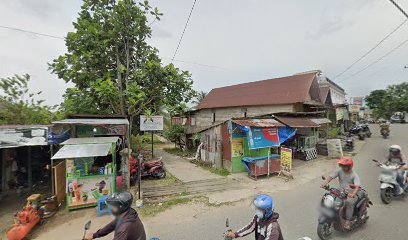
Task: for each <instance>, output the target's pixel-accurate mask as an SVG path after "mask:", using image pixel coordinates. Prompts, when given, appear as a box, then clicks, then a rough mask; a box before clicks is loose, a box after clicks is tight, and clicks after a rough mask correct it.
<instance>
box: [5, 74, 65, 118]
mask: <svg viewBox="0 0 408 240" xmlns="http://www.w3.org/2000/svg"><path fill="white" fill-rule="evenodd" d="M29 82H30V75H28V74H24V75H17V74H16V75H14V76H13V77H8V78H1V79H0V89H1V95H0V124H48V123H51V121H53V120H55V119H57V118H59V115H58V113H56V112H54V110H55V109H56V107H57V106H52V107H50V106H46V105H44V100H38V98H39V96H40V95H41V92H35V93H31V92H29V90H28V83H29Z"/></svg>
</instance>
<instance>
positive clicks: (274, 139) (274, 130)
mask: <svg viewBox="0 0 408 240" xmlns="http://www.w3.org/2000/svg"><path fill="white" fill-rule="evenodd" d="M295 133H296V130H295V129H293V128H290V127H288V126H283V127H271V128H261V127H249V128H248V131H246V135H247V139H248V146H249V149H258V148H267V147H277V146H280V145H281V144H282V143H283V142H285V141H286V140H288V139H289V138H291V137H293V136H294V135H295Z"/></svg>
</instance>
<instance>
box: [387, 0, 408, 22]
mask: <svg viewBox="0 0 408 240" xmlns="http://www.w3.org/2000/svg"><path fill="white" fill-rule="evenodd" d="M390 2H391V3H392V4H394V6H395V7H396V8H398V10H400V12H402V14H404V16H405V17H406V18H408V14H407V13H406V12H405V11H404V9H402V8H401V7H400V6H399V5H398V4H397V3H396V2H395V1H394V0H390Z"/></svg>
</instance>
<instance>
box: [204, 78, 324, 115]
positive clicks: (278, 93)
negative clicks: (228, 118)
mask: <svg viewBox="0 0 408 240" xmlns="http://www.w3.org/2000/svg"><path fill="white" fill-rule="evenodd" d="M316 74H317V73H316V72H311V73H304V74H298V75H293V76H288V77H281V78H274V79H268V80H262V81H256V82H249V83H243V84H237V85H232V86H227V87H221V88H214V89H213V90H211V91H210V92H209V93H208V95H207V96H206V97H205V98H204V100H203V101H202V102H201V103H200V104H199V105H198V106H197V108H198V109H205V108H222V107H239V106H261V105H278V104H293V103H303V102H305V101H307V100H308V97H309V90H310V88H311V86H312V83H313V80H314V79H315V77H316Z"/></svg>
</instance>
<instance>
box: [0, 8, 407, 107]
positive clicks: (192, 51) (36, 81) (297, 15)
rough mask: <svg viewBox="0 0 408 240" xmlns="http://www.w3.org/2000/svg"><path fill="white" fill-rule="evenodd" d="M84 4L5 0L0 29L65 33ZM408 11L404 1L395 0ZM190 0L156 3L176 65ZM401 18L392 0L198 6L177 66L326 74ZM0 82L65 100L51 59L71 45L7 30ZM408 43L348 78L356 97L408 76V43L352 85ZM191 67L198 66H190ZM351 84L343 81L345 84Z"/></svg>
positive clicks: (244, 74) (229, 75) (227, 77)
mask: <svg viewBox="0 0 408 240" xmlns="http://www.w3.org/2000/svg"><path fill="white" fill-rule="evenodd" d="M81 2H82V1H81V0H58V1H56V0H1V1H0V25H3V26H10V27H16V28H22V29H27V30H30V31H37V32H42V33H46V34H51V35H56V36H61V37H64V36H65V35H66V33H67V32H68V31H72V30H73V27H72V22H73V21H75V19H76V18H77V12H78V10H79V9H80V6H81ZM397 2H398V3H400V4H401V6H402V7H403V8H405V9H407V10H408V3H406V1H402V0H397ZM192 4H193V0H177V1H176V0H172V1H170V0H161V1H159V0H154V1H151V5H153V6H157V7H158V8H159V10H160V11H161V12H163V13H164V16H163V18H162V20H161V21H159V22H155V23H154V24H153V25H152V28H153V37H152V39H150V40H149V42H150V44H151V45H153V46H155V47H157V48H158V49H159V51H160V55H161V57H163V62H164V63H166V64H167V63H169V62H170V61H169V60H168V58H171V57H172V56H173V54H174V51H175V49H176V47H177V43H178V41H179V38H180V35H181V33H182V31H183V28H184V24H185V21H186V19H187V17H188V14H189V11H190V9H191V6H192ZM402 21H404V16H403V15H402V14H401V13H400V12H399V11H398V10H397V9H396V8H395V7H394V6H393V5H392V4H391V3H390V2H389V1H388V0H358V1H356V0H307V1H306V0H286V1H277V0H273V1H272V0H246V1H244V0H197V3H196V6H195V9H194V12H193V14H192V17H191V19H190V23H189V25H188V28H187V30H186V33H185V35H184V39H183V41H182V43H181V46H180V49H179V51H178V54H177V56H176V59H177V60H180V61H175V62H174V63H175V65H176V66H177V67H179V68H181V69H183V70H188V71H190V72H191V73H192V76H193V79H194V87H195V88H196V89H197V90H204V91H209V90H211V89H212V88H214V87H220V86H226V85H231V84H236V83H242V82H249V81H256V80H262V79H268V78H273V77H279V76H286V75H292V74H294V73H297V72H302V71H308V70H313V69H320V70H322V71H323V73H324V74H325V75H327V76H328V77H329V78H333V77H334V76H335V75H337V74H338V73H340V72H342V71H343V70H344V69H345V68H346V67H347V66H348V65H350V64H351V63H352V62H354V61H355V60H356V59H357V58H359V57H360V56H362V55H363V54H364V53H365V52H367V51H368V50H369V49H370V48H371V47H373V46H374V45H375V44H377V42H378V41H380V40H381V39H382V38H383V37H384V36H386V35H387V34H388V33H390V32H391V31H392V30H393V29H394V28H395V27H396V26H398V25H399V24H400V23H401V22H402ZM0 39H1V42H0V77H7V76H11V75H13V74H15V73H17V74H23V73H29V74H31V75H32V79H33V81H32V84H31V88H32V89H33V91H34V90H42V91H43V97H44V98H45V99H46V100H47V103H48V104H58V103H60V102H61V101H62V97H61V95H62V94H63V93H64V91H65V88H66V87H67V86H68V85H67V84H66V83H65V82H64V81H63V80H60V79H58V78H57V77H56V76H55V75H52V74H51V73H50V72H49V71H48V69H47V68H48V67H47V63H48V62H50V61H51V60H52V59H54V58H56V57H57V56H59V55H60V54H63V53H64V52H65V51H66V48H65V45H64V41H63V40H59V39H53V38H47V37H42V36H35V35H32V34H27V33H21V32H16V31H12V30H7V29H2V28H0ZM407 39H408V23H406V24H405V25H404V26H403V27H402V28H401V29H400V30H399V31H398V32H396V33H395V34H394V35H392V37H390V38H389V39H388V40H387V41H385V42H384V43H383V44H382V45H381V46H380V47H379V48H378V49H376V50H375V51H374V52H372V53H371V54H370V55H368V56H367V57H366V58H365V59H364V60H363V61H361V62H360V63H359V64H357V65H356V66H354V67H353V68H352V69H350V70H349V71H348V72H346V73H345V74H344V75H343V76H341V77H339V78H337V79H335V81H336V82H339V83H340V85H341V86H343V87H344V88H345V89H346V91H347V93H348V94H349V96H358V95H366V94H367V93H368V92H369V91H370V90H374V89H378V88H384V87H385V86H387V85H388V84H393V83H400V82H403V81H406V80H407V79H408V69H404V66H405V65H408V59H406V58H404V56H407V53H408V43H407V44H406V45H403V46H402V47H401V48H399V49H398V50H396V51H394V52H393V53H392V54H390V55H389V56H387V57H386V58H384V59H383V60H381V61H379V62H378V63H377V64H375V65H373V66H372V67H370V68H368V69H367V70H365V71H363V72H361V73H360V74H358V75H356V76H354V77H352V78H349V79H346V78H347V77H348V76H350V75H352V74H353V73H355V72H358V71H359V70H360V69H362V68H364V67H365V66H367V65H368V64H370V63H372V62H374V61H375V60H377V59H378V58H380V57H381V56H383V55H384V54H386V53H387V52H389V51H390V50H392V49H393V48H394V47H396V46H398V45H399V44H400V43H402V42H403V41H405V40H407ZM181 61H187V62H194V63H199V64H201V65H198V64H193V63H186V62H181ZM345 79H346V80H345Z"/></svg>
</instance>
